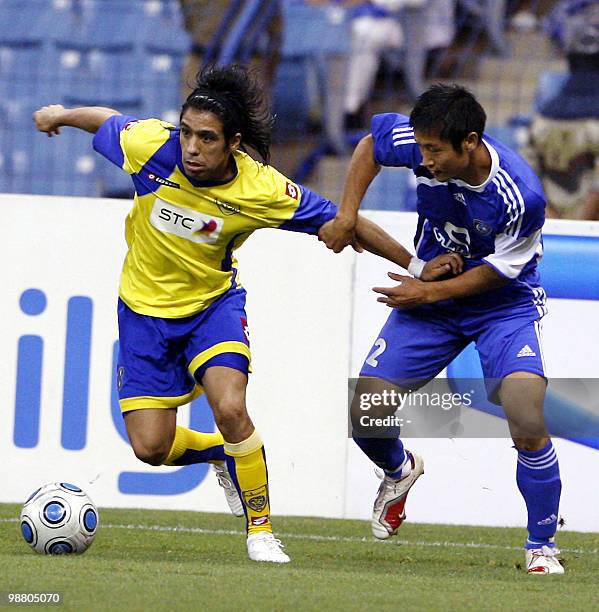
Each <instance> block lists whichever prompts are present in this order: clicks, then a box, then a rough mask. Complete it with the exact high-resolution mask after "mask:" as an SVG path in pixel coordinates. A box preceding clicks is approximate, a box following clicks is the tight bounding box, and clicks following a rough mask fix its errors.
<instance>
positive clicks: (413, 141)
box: [393, 138, 416, 147]
mask: <svg viewBox="0 0 599 612" xmlns="http://www.w3.org/2000/svg"><path fill="white" fill-rule="evenodd" d="M405 144H416V141H415V140H414V139H413V138H412V139H410V140H394V141H393V146H394V147H398V146H399V145H405Z"/></svg>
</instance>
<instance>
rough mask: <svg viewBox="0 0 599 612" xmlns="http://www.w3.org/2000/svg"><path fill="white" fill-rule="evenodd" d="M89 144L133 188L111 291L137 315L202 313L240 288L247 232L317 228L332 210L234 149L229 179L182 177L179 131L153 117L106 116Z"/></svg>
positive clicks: (319, 198)
mask: <svg viewBox="0 0 599 612" xmlns="http://www.w3.org/2000/svg"><path fill="white" fill-rule="evenodd" d="M93 146H94V149H95V150H96V151H98V152H99V153H101V154H102V155H104V156H105V157H106V158H108V159H109V160H110V161H111V162H113V163H114V164H116V165H117V166H119V167H120V168H122V169H123V170H125V171H126V172H128V173H129V174H130V175H131V177H132V179H133V183H134V185H135V199H134V203H133V207H132V209H131V211H130V213H129V215H128V217H127V221H126V229H125V235H126V239H127V245H128V247H129V248H128V252H127V256H126V258H125V262H124V265H123V271H122V274H121V282H120V290H119V293H120V296H121V298H122V299H123V301H124V302H125V303H126V304H127V305H128V306H129V307H130V308H131V309H132V310H134V311H135V312H137V313H140V314H145V315H150V316H155V317H163V318H180V317H186V316H189V315H192V314H195V313H197V312H200V311H202V310H204V309H205V308H207V307H208V306H209V305H210V304H211V303H212V302H213V301H214V300H215V299H216V298H218V297H219V296H221V295H222V294H223V293H225V292H226V291H228V290H229V289H230V288H232V287H235V286H238V285H239V283H238V279H237V261H236V259H235V257H234V255H233V253H234V251H235V249H237V248H238V247H239V246H240V245H241V244H243V242H245V240H246V239H247V238H248V237H249V236H250V234H251V233H252V232H253V231H255V230H257V229H260V228H264V227H271V228H281V229H287V230H291V231H299V232H306V233H310V234H316V233H318V229H319V228H320V226H321V225H322V224H323V223H325V222H326V221H328V220H330V219H332V218H333V217H334V216H335V213H336V207H335V205H334V204H333V203H332V202H330V201H329V200H327V199H326V198H323V197H322V196H319V195H318V194H315V193H313V192H311V191H310V190H309V189H307V188H305V187H303V186H302V185H297V184H295V183H293V182H292V181H290V180H289V179H288V178H286V177H285V176H283V175H282V174H281V173H280V172H278V171H277V170H275V169H274V168H273V167H271V166H269V165H265V164H261V163H260V162H257V161H255V160H254V159H253V158H252V157H250V156H249V155H247V154H246V153H243V152H241V151H237V152H235V153H234V154H233V155H234V160H235V164H236V167H237V173H236V175H235V177H234V178H233V179H231V180H230V181H228V182H225V183H216V182H199V181H197V180H195V179H193V178H192V177H189V176H187V175H186V174H185V172H184V169H183V164H182V160H181V146H180V144H179V130H178V129H177V128H175V127H174V126H173V125H171V124H169V123H166V122H164V121H160V120H159V119H144V120H136V119H135V118H133V117H128V116H124V115H115V116H112V117H110V118H109V119H108V120H107V121H105V122H104V124H103V125H102V126H101V127H100V129H99V130H98V131H97V132H96V134H95V136H94V140H93Z"/></svg>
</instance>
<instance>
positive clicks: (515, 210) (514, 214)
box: [495, 172, 520, 236]
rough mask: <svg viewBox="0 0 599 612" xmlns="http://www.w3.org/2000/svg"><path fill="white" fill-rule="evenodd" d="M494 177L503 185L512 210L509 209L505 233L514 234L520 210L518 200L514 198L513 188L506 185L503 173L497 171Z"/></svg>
mask: <svg viewBox="0 0 599 612" xmlns="http://www.w3.org/2000/svg"><path fill="white" fill-rule="evenodd" d="M495 178H496V180H497V184H500V185H501V186H502V187H503V189H504V191H505V193H506V195H507V197H508V198H509V199H510V201H511V203H512V206H511V208H512V210H511V213H510V216H509V221H508V224H507V226H506V231H505V233H506V234H509V235H511V236H514V235H515V230H516V227H517V223H518V217H519V215H520V210H519V206H518V200H517V199H516V196H515V195H514V192H513V190H512V189H511V188H510V187H508V185H507V183H506V181H505V178H504V177H503V175H501V174H500V173H499V172H497V175H496V177H495ZM508 228H509V229H508Z"/></svg>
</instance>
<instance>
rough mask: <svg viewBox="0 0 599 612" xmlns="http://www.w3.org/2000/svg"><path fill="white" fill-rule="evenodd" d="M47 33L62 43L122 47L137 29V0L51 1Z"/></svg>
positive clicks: (132, 37)
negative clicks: (50, 25)
mask: <svg viewBox="0 0 599 612" xmlns="http://www.w3.org/2000/svg"><path fill="white" fill-rule="evenodd" d="M51 4H52V7H51V10H50V19H51V20H52V27H51V28H49V29H48V32H47V35H48V36H49V37H50V38H51V39H52V40H55V41H57V42H61V43H63V44H65V45H74V46H80V47H81V46H87V47H96V46H99V47H104V48H107V47H112V46H117V47H122V46H124V45H131V44H132V42H133V39H134V38H135V34H136V32H137V31H138V30H139V24H140V20H141V18H142V17H141V15H140V9H139V6H140V3H138V2H131V3H127V2H123V1H122V0H85V1H82V0H65V1H64V2H54V3H51Z"/></svg>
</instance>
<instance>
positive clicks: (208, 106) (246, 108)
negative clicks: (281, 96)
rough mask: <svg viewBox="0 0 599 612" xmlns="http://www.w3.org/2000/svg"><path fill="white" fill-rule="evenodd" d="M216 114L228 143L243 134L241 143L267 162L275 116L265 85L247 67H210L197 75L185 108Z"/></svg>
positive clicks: (183, 111) (183, 109)
mask: <svg viewBox="0 0 599 612" xmlns="http://www.w3.org/2000/svg"><path fill="white" fill-rule="evenodd" d="M188 108H196V109H198V110H207V111H210V112H212V113H214V114H215V115H216V116H217V117H219V119H220V120H221V121H222V123H223V132H224V135H225V139H226V140H227V142H229V141H230V140H231V138H233V136H235V134H237V133H239V134H241V146H242V148H245V146H246V145H247V146H250V147H252V149H254V150H255V151H256V152H257V153H258V154H259V155H260V157H261V158H262V159H263V160H264V162H266V163H267V164H268V163H269V162H270V138H271V131H272V126H273V122H274V117H273V115H272V114H271V112H270V109H269V108H268V104H267V102H266V97H265V95H264V92H263V90H262V87H261V86H260V84H259V83H258V81H257V80H256V79H255V78H254V76H253V74H252V73H251V72H249V71H248V70H247V69H246V68H244V67H243V66H238V65H231V66H224V67H219V66H214V65H209V66H206V67H205V68H204V69H203V70H201V71H200V72H199V73H198V75H197V77H196V83H195V88H194V90H193V91H192V92H191V93H190V94H189V96H188V97H187V100H185V102H184V104H183V106H182V108H181V117H183V113H185V111H186V110H187V109H188Z"/></svg>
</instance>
